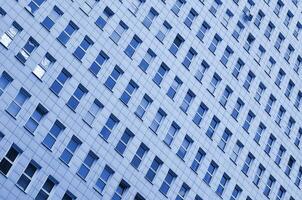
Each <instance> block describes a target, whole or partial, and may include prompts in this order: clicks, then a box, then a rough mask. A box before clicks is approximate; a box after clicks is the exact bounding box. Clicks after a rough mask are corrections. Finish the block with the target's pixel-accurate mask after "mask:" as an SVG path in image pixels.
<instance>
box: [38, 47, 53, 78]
mask: <svg viewBox="0 0 302 200" xmlns="http://www.w3.org/2000/svg"><path fill="white" fill-rule="evenodd" d="M55 62H56V59H55V58H54V57H53V56H52V55H50V54H49V53H48V52H47V53H46V54H45V56H44V57H43V58H42V60H41V62H40V63H39V64H38V65H37V66H36V67H35V68H34V70H33V72H32V73H33V74H34V75H35V76H36V77H37V78H38V79H40V80H41V79H42V78H43V76H44V74H45V73H46V71H47V70H48V69H49V68H50V67H51V66H52V65H53V64H54V63H55Z"/></svg>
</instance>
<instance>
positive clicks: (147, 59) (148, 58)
mask: <svg viewBox="0 0 302 200" xmlns="http://www.w3.org/2000/svg"><path fill="white" fill-rule="evenodd" d="M155 57H156V54H155V53H154V52H153V51H152V50H151V49H148V50H147V53H146V54H145V56H144V58H143V59H142V61H141V62H140V63H139V65H138V67H139V68H140V69H141V70H143V71H144V72H146V71H147V69H148V67H149V66H150V65H151V63H152V61H153V60H154V59H155Z"/></svg>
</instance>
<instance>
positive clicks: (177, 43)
mask: <svg viewBox="0 0 302 200" xmlns="http://www.w3.org/2000/svg"><path fill="white" fill-rule="evenodd" d="M184 42H185V40H184V39H183V37H181V36H180V35H179V34H177V35H176V37H175V39H174V41H173V43H172V45H171V47H170V48H169V51H170V52H171V53H172V54H173V55H174V56H176V53H177V52H178V50H179V48H180V47H181V45H182V44H183V43H184Z"/></svg>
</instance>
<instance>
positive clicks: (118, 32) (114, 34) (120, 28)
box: [110, 21, 128, 44]
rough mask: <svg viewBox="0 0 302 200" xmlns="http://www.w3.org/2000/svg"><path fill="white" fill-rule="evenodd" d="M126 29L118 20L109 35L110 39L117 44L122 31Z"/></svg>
mask: <svg viewBox="0 0 302 200" xmlns="http://www.w3.org/2000/svg"><path fill="white" fill-rule="evenodd" d="M127 30H128V26H127V25H126V24H125V23H124V22H123V21H120V22H119V24H118V25H117V27H116V28H115V29H114V31H113V32H112V33H111V35H110V39H111V40H112V41H113V42H114V43H115V44H117V43H118V42H119V40H120V39H121V37H122V35H123V33H124V32H126V31H127Z"/></svg>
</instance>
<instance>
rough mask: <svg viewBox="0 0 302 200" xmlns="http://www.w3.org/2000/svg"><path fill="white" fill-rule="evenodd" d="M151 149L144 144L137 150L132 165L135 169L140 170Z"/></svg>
mask: <svg viewBox="0 0 302 200" xmlns="http://www.w3.org/2000/svg"><path fill="white" fill-rule="evenodd" d="M148 151H149V148H148V147H147V146H146V145H145V144H144V143H141V144H140V145H139V147H138V149H137V150H136V153H135V155H134V156H133V158H132V160H131V162H130V164H131V165H132V166H133V167H134V168H135V169H138V167H139V165H140V164H141V162H142V160H143V158H144V156H145V155H146V154H147V153H148Z"/></svg>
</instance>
